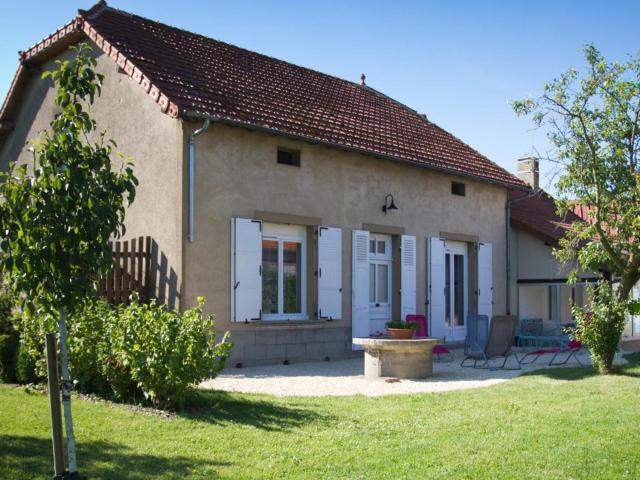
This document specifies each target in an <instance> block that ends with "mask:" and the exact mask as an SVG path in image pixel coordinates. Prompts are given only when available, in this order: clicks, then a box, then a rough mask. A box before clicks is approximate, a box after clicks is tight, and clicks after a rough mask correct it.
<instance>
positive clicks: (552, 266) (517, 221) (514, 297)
mask: <svg viewBox="0 0 640 480" xmlns="http://www.w3.org/2000/svg"><path fill="white" fill-rule="evenodd" d="M517 168H518V176H519V178H520V179H521V180H522V181H524V182H525V183H526V184H527V185H529V187H531V188H530V190H529V191H522V190H512V191H511V192H509V200H508V204H507V208H508V211H509V218H510V229H509V239H508V242H507V243H508V250H509V260H508V267H507V272H508V277H509V285H510V288H509V292H508V296H509V301H508V302H509V309H510V311H511V312H513V313H515V314H517V315H518V317H519V318H520V319H527V318H539V319H542V320H543V321H545V322H556V321H558V322H560V323H562V324H569V323H573V322H574V319H573V316H572V314H571V307H572V306H573V305H577V306H585V305H588V304H589V302H590V298H589V290H588V289H587V288H586V286H587V285H588V284H589V283H594V282H596V281H597V279H598V275H597V274H596V273H594V272H587V271H584V270H581V269H579V268H578V275H577V276H578V281H577V282H576V283H574V284H573V285H567V279H568V275H569V272H570V271H571V270H573V269H575V268H576V267H577V263H574V264H572V265H563V264H561V263H560V262H559V261H558V260H557V259H556V258H555V257H554V255H553V248H555V247H557V246H558V243H559V241H560V239H561V238H562V237H563V236H564V235H565V233H566V231H567V229H568V228H569V225H570V224H571V223H572V222H574V221H580V220H581V219H582V218H583V217H581V216H580V212H582V211H583V209H576V210H575V211H570V212H567V213H566V214H565V215H564V216H563V217H560V216H559V215H558V214H557V213H556V205H555V202H554V200H553V198H552V197H551V196H550V195H549V194H548V193H546V192H545V191H544V190H542V189H540V185H539V165H538V160H537V159H534V158H531V157H525V158H521V159H519V160H518V163H517ZM634 294H635V296H636V297H640V286H636V288H635V289H634ZM639 335H640V316H634V317H632V318H631V319H630V321H629V324H628V325H627V328H626V329H625V332H624V333H623V341H626V340H627V339H631V338H632V337H635V338H634V340H635V339H636V338H639V337H638V336H639Z"/></svg>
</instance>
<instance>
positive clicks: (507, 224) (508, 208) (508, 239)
mask: <svg viewBox="0 0 640 480" xmlns="http://www.w3.org/2000/svg"><path fill="white" fill-rule="evenodd" d="M532 193H533V194H534V195H535V193H536V192H535V190H533V191H532ZM531 196H532V195H523V196H522V197H518V198H514V199H513V200H507V204H506V205H505V209H504V210H505V220H506V221H505V237H506V243H507V272H506V273H507V315H511V228H510V227H511V204H512V203H516V202H519V201H520V200H524V199H525V198H531Z"/></svg>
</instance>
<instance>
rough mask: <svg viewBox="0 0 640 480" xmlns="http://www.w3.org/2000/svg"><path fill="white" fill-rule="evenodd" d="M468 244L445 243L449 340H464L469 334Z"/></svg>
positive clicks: (445, 327) (446, 330) (447, 336)
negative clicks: (467, 321) (467, 323)
mask: <svg viewBox="0 0 640 480" xmlns="http://www.w3.org/2000/svg"><path fill="white" fill-rule="evenodd" d="M467 267H468V266H467V244H466V243H463V242H449V241H447V242H446V243H445V261H444V269H445V274H444V278H445V285H444V292H445V314H444V331H445V332H446V338H447V340H452V341H459V340H464V338H465V336H466V334H467V325H466V319H467V311H468V297H469V295H468V284H469V282H468V274H467V271H468V268H467Z"/></svg>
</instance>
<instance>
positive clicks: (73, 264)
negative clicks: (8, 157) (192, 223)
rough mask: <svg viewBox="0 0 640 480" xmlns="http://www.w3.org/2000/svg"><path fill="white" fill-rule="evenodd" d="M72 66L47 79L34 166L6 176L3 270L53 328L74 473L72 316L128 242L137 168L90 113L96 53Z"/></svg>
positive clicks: (97, 80) (1, 206)
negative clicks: (44, 120) (117, 247)
mask: <svg viewBox="0 0 640 480" xmlns="http://www.w3.org/2000/svg"><path fill="white" fill-rule="evenodd" d="M71 48H72V49H73V50H74V52H75V56H74V57H73V58H72V59H71V60H64V61H57V62H56V63H57V68H56V69H55V70H54V71H51V72H45V73H44V74H43V77H50V78H51V79H52V81H53V84H54V87H55V90H56V96H55V104H56V107H57V110H58V112H57V113H58V114H57V116H56V117H55V119H54V120H53V121H52V122H51V123H50V126H49V129H48V130H46V131H44V132H42V137H41V139H40V140H38V141H32V142H31V143H32V147H33V164H32V165H29V166H28V165H19V166H18V165H12V166H11V169H10V172H8V173H1V174H0V175H2V176H1V177H0V225H1V226H2V239H1V240H0V271H3V272H4V274H5V276H6V281H7V284H8V285H9V286H10V287H11V288H12V289H13V290H14V292H16V293H17V294H18V295H20V298H22V300H23V308H25V309H27V310H29V311H31V312H34V313H37V314H41V315H52V316H54V317H55V318H56V319H57V324H58V326H59V332H60V360H61V373H62V401H63V409H64V417H65V431H66V436H67V456H68V470H69V473H70V474H74V473H75V472H77V464H76V449H75V439H74V434H73V422H72V417H71V388H72V382H71V378H70V375H69V357H68V349H67V317H68V314H69V313H70V312H73V311H74V309H75V307H76V306H77V305H78V304H79V302H81V301H82V300H83V299H84V298H86V297H87V296H92V295H95V294H96V292H97V283H98V280H99V278H100V276H101V275H104V274H105V273H106V272H108V270H109V269H110V268H111V266H112V256H111V255H112V254H111V250H110V248H109V245H108V241H109V240H110V238H111V237H116V238H117V237H120V236H121V235H123V234H124V230H125V229H124V216H125V207H126V206H127V205H128V204H130V203H131V202H132V201H133V199H134V196H135V189H136V186H137V180H136V178H135V176H134V174H133V171H132V168H131V164H130V163H129V162H128V161H126V160H125V159H122V166H121V167H120V168H115V167H114V164H113V162H112V156H113V155H114V150H113V149H114V147H115V146H116V144H115V142H113V141H112V140H107V139H106V133H105V132H104V131H103V132H98V131H97V126H96V122H95V121H94V120H93V119H92V118H91V116H90V114H89V112H88V111H87V108H88V107H90V105H91V104H92V103H93V101H94V98H95V97H96V95H99V94H100V90H101V84H102V80H103V75H101V74H98V73H96V71H95V67H96V60H95V58H94V57H93V55H92V49H91V48H90V47H89V46H88V45H86V44H81V45H79V46H78V47H71Z"/></svg>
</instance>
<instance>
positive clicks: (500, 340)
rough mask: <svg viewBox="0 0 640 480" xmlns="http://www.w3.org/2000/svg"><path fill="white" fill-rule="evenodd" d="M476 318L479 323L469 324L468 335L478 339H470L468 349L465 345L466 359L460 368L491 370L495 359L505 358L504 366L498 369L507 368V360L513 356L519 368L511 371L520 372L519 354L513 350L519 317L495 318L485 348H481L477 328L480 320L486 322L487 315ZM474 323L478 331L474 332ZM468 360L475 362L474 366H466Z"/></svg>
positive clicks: (501, 316) (503, 316)
mask: <svg viewBox="0 0 640 480" xmlns="http://www.w3.org/2000/svg"><path fill="white" fill-rule="evenodd" d="M475 317H478V318H477V320H479V321H477V322H467V334H468V336H470V335H469V334H471V335H475V336H476V338H475V339H471V338H470V341H469V346H468V347H467V345H466V343H465V358H464V360H462V363H461V364H460V366H461V367H471V366H473V368H489V361H490V360H492V359H494V358H504V361H503V362H502V365H500V366H499V367H497V368H505V365H506V364H507V360H508V359H509V357H510V356H511V355H513V356H514V357H515V359H516V362H517V365H518V368H515V369H510V370H520V369H521V368H522V367H521V366H520V359H519V358H518V354H517V353H516V352H514V351H513V350H512V347H513V341H514V340H515V337H516V329H517V328H518V317H516V316H514V315H498V316H496V317H493V318H492V319H491V324H490V326H489V336H488V338H487V342H486V344H485V345H484V346H481V345H480V343H481V342H479V341H478V340H480V339H481V338H478V337H479V335H478V329H477V326H478V325H479V324H481V322H480V320H484V319H483V318H482V317H484V318H485V319H486V315H476V316H475ZM472 323H475V325H476V327H475V329H476V331H474V327H472ZM480 335H481V334H480ZM472 340H473V341H472ZM467 360H473V365H465V362H466V361H467ZM478 362H481V363H480V365H478Z"/></svg>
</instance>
